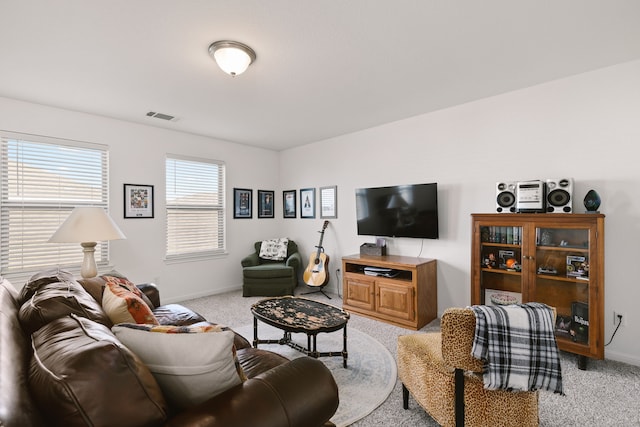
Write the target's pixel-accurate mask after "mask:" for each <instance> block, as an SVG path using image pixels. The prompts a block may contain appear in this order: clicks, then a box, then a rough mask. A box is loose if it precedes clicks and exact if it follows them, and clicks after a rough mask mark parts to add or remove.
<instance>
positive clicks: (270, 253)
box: [259, 237, 289, 261]
mask: <svg viewBox="0 0 640 427" xmlns="http://www.w3.org/2000/svg"><path fill="white" fill-rule="evenodd" d="M287 246H289V239H288V238H286V237H282V238H280V239H270V240H263V241H262V244H261V245H260V254H259V256H260V258H263V259H269V260H272V261H284V260H285V259H286V258H287Z"/></svg>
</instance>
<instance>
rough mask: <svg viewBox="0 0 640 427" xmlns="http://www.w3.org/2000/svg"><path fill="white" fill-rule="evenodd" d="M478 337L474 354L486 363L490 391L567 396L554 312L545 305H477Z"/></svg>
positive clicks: (472, 352)
mask: <svg viewBox="0 0 640 427" xmlns="http://www.w3.org/2000/svg"><path fill="white" fill-rule="evenodd" d="M471 309H472V310H473V311H474V313H475V316H476V335H475V339H474V342H473V348H472V350H471V354H472V356H473V357H475V358H477V359H480V360H483V361H484V362H485V369H484V373H483V382H484V387H485V388H486V389H490V390H497V389H504V390H513V391H516V390H517V391H534V390H550V391H553V392H554V393H559V394H561V395H563V394H564V392H563V390H562V371H561V367H560V358H559V356H558V347H557V345H556V339H555V335H554V326H553V310H552V309H551V308H550V307H549V306H547V305H545V304H541V303H528V304H513V305H505V306H486V305H474V306H472V307H471Z"/></svg>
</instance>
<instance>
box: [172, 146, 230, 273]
mask: <svg viewBox="0 0 640 427" xmlns="http://www.w3.org/2000/svg"><path fill="white" fill-rule="evenodd" d="M169 162H173V163H174V166H175V165H176V164H180V165H182V166H186V165H188V164H191V165H195V166H194V167H197V168H206V167H207V166H208V165H214V166H215V167H216V168H217V173H216V174H215V176H216V178H215V180H216V181H217V185H215V183H214V186H213V187H211V188H210V190H212V192H213V193H214V194H216V195H217V196H214V197H217V200H218V202H217V203H195V202H190V203H182V204H180V203H175V202H172V201H171V197H170V194H171V195H174V194H176V193H177V192H178V191H177V190H176V189H175V188H174V189H172V188H171V187H172V186H175V185H176V184H177V178H176V177H175V174H174V175H171V174H170V171H169ZM190 172H194V171H193V170H191V171H190ZM172 177H173V179H174V182H173V183H171V182H170V180H171V179H172ZM206 177H208V175H206V176H205V175H203V176H198V177H197V178H196V179H198V180H200V181H199V182H200V184H202V183H203V182H204V181H205V179H206ZM226 198H227V197H226V164H225V162H224V161H220V160H214V159H208V158H202V157H190V156H183V155H179V154H167V155H166V156H165V209H164V214H165V221H166V222H165V224H166V228H165V262H167V263H173V262H184V261H190V260H200V259H212V258H216V257H219V256H225V255H227V245H226V236H227V229H226ZM172 210H173V211H174V212H171V211H172ZM179 211H183V212H191V213H195V214H197V213H198V212H197V211H209V212H217V220H215V219H214V224H215V228H217V231H216V230H213V231H212V233H216V235H217V239H215V242H216V243H215V244H213V246H214V247H211V248H206V249H198V250H179V251H176V250H172V251H170V246H171V245H172V242H170V240H171V233H172V230H171V225H172V222H173V219H172V213H173V215H174V217H173V218H175V215H176V213H177V212H179ZM187 222H188V221H187ZM187 225H188V224H187ZM184 243H185V241H183V242H182V243H181V244H184ZM187 243H188V242H187ZM193 243H194V244H202V241H199V242H193ZM216 246H217V247H216Z"/></svg>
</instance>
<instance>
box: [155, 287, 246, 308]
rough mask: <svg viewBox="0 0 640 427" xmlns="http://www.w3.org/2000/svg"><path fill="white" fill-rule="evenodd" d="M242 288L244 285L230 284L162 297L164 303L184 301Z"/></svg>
mask: <svg viewBox="0 0 640 427" xmlns="http://www.w3.org/2000/svg"><path fill="white" fill-rule="evenodd" d="M241 289H242V285H235V286H228V287H226V288H217V289H211V290H208V291H202V292H196V293H192V294H186V295H181V296H179V297H174V298H167V299H165V298H162V304H174V303H179V302H182V301H188V300H190V299H195V298H203V297H208V296H211V295H218V294H224V293H226V292H232V291H238V290H241Z"/></svg>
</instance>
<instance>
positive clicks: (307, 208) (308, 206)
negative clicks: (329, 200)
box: [300, 188, 316, 218]
mask: <svg viewBox="0 0 640 427" xmlns="http://www.w3.org/2000/svg"><path fill="white" fill-rule="evenodd" d="M315 217H316V189H315V188H303V189H301V190H300V218H315Z"/></svg>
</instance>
